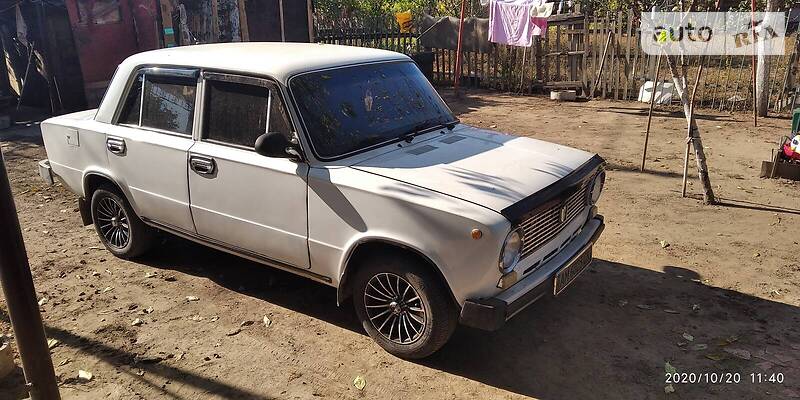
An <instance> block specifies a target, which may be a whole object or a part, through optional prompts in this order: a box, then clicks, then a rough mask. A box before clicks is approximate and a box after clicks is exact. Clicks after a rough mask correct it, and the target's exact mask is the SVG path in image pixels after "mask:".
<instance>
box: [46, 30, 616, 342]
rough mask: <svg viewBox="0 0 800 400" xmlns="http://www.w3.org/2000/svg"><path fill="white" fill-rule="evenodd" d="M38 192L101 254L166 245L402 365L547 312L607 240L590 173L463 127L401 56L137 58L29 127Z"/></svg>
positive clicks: (162, 54) (256, 53)
mask: <svg viewBox="0 0 800 400" xmlns="http://www.w3.org/2000/svg"><path fill="white" fill-rule="evenodd" d="M42 132H43V137H44V143H45V147H46V149H47V156H48V159H47V160H43V161H42V162H40V173H41V175H42V177H43V178H44V179H45V180H48V181H50V182H52V179H53V178H54V177H58V178H59V179H61V180H62V181H63V182H64V184H65V185H66V186H67V187H69V188H70V189H71V190H72V191H74V192H75V193H77V194H78V195H79V196H80V201H79V208H80V210H81V215H82V217H83V221H84V223H85V224H87V225H88V224H94V226H95V228H96V230H97V233H98V234H99V236H100V238H101V240H102V241H103V243H104V244H105V246H106V247H107V248H108V250H109V251H110V252H112V253H114V254H115V255H117V256H119V257H123V258H134V257H136V256H139V255H141V254H143V253H144V252H145V251H147V250H148V248H150V247H151V246H152V245H153V244H154V243H155V242H154V240H153V238H154V236H155V234H156V233H157V232H159V231H160V232H168V233H171V234H174V235H178V236H181V237H184V238H187V239H189V240H193V241H196V242H198V243H202V244H204V245H207V246H210V247H213V248H216V249H219V250H222V251H226V252H230V253H233V254H236V255H239V256H241V257H245V258H248V259H250V260H254V261H257V262H260V263H263V264H265V265H268V266H271V267H274V268H280V269H283V270H287V271H290V272H293V273H296V274H298V275H302V276H305V277H308V278H309V279H313V280H316V281H319V282H323V283H325V284H328V285H331V286H333V287H335V288H336V289H337V292H338V297H337V300H338V301H339V302H342V301H344V300H346V299H348V298H352V302H353V304H354V306H355V312H356V313H357V315H358V317H359V318H360V320H361V321H362V324H363V326H364V329H365V330H366V331H367V333H368V334H369V335H370V336H371V337H372V338H373V339H374V340H375V341H376V342H377V343H378V344H379V345H380V346H382V347H383V348H384V349H386V350H387V351H389V352H390V353H392V354H395V355H398V356H400V357H406V358H421V357H425V356H428V355H430V354H431V353H433V352H435V351H436V350H438V349H439V348H440V347H441V346H442V345H444V344H445V342H447V340H448V339H449V338H450V336H451V334H452V333H453V331H454V329H455V328H456V326H457V325H458V323H459V322H460V323H462V324H464V325H468V326H473V327H477V328H483V329H488V330H494V329H498V328H500V327H501V326H502V325H503V324H504V323H505V321H506V320H508V319H509V318H511V317H513V316H514V315H515V314H517V313H518V312H520V311H521V310H522V309H523V308H525V307H526V306H528V305H529V304H531V303H532V302H534V301H535V300H537V299H539V298H541V297H542V296H545V295H557V294H558V293H559V292H561V291H562V290H563V289H564V288H565V287H566V286H567V285H569V284H570V283H571V282H572V281H573V280H574V279H575V278H576V277H577V276H578V274H580V273H581V272H582V271H583V270H584V269H585V268H586V267H587V266H588V265H589V264H590V262H591V260H592V245H593V243H594V242H595V241H596V240H597V238H598V236H599V235H600V233H601V232H602V230H603V227H604V224H603V218H602V216H600V215H598V213H597V208H596V206H595V203H596V202H597V200H598V198H599V196H600V192H601V190H602V188H603V182H604V179H605V173H604V171H603V165H604V161H603V159H602V158H600V157H599V156H598V155H596V154H592V153H587V152H585V151H581V150H576V149H572V148H569V147H564V146H560V145H556V144H552V143H547V142H543V141H539V140H536V139H531V138H522V137H515V136H509V135H505V134H501V133H496V132H492V131H487V130H484V129H479V128H475V127H471V126H467V125H464V124H461V123H460V122H459V121H458V119H457V118H456V117H455V116H453V114H452V112H451V111H450V109H449V108H448V107H447V105H446V104H445V103H444V101H443V100H442V99H441V97H439V95H438V94H437V92H436V91H435V90H434V88H433V87H432V86H431V85H430V83H429V82H428V81H427V80H426V79H425V77H424V76H423V75H422V73H421V72H420V71H419V69H418V68H417V66H416V64H415V63H414V62H413V61H411V60H410V59H409V58H408V57H407V56H405V55H402V54H398V53H394V52H389V51H383V50H374V49H366V48H358V47H345V46H334V45H321V44H289V43H229V44H211V45H200V46H189V47H180V48H171V49H163V50H156V51H150V52H145V53H140V54H137V55H134V56H131V57H130V58H128V59H127V60H125V61H124V62H123V63H122V64H120V66H119V68H118V69H117V72H116V74H115V75H114V78H113V80H112V81H111V83H110V86H109V87H108V91H107V92H106V95H105V98H104V99H103V101H102V104H100V107H99V108H98V109H96V110H89V111H84V112H78V113H74V114H69V115H62V116H58V117H55V118H51V119H48V120H47V121H44V122H43V123H42Z"/></svg>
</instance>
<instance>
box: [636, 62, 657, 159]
mask: <svg viewBox="0 0 800 400" xmlns="http://www.w3.org/2000/svg"><path fill="white" fill-rule="evenodd" d="M660 71H661V53H660V52H659V53H658V57H656V79H655V80H654V81H653V93H652V94H650V110H648V111H647V129H645V131H644V150H642V167H641V168H640V170H641V171H642V172H644V163H645V160H647V142H648V141H650V122H651V121H652V120H653V104H655V102H656V89H658V73H659V72H660Z"/></svg>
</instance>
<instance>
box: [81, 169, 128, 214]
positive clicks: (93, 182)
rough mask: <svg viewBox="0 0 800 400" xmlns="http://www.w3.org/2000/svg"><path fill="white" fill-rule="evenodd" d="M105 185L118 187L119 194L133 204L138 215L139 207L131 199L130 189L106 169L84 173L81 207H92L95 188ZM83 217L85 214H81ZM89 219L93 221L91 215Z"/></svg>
mask: <svg viewBox="0 0 800 400" xmlns="http://www.w3.org/2000/svg"><path fill="white" fill-rule="evenodd" d="M103 185H109V186H112V187H114V188H115V189H117V191H118V192H119V194H121V195H122V197H124V198H125V200H127V201H128V204H130V205H131V207H132V208H133V210H134V212H136V213H137V215H138V213H139V209H138V208H137V207H136V204H135V203H134V202H133V201H131V196H130V194H129V193H128V191H127V190H125V189H123V185H120V184H119V183H118V182H117V181H116V179H114V178H113V177H111V174H109V173H108V172H104V171H87V172H86V173H85V174H84V175H83V188H82V189H83V198H82V199H79V207H80V208H83V207H85V208H87V210H88V208H89V207H90V205H91V203H92V194H93V193H94V191H95V190H97V188H99V187H100V186H103ZM80 203H83V204H80ZM82 213H83V212H82ZM87 215H88V211H87ZM81 218H83V215H81ZM89 220H90V222H91V217H89ZM83 222H84V224H86V225H88V224H89V223H87V221H86V220H84V221H83Z"/></svg>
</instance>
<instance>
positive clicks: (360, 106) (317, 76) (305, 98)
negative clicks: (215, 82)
mask: <svg viewBox="0 0 800 400" xmlns="http://www.w3.org/2000/svg"><path fill="white" fill-rule="evenodd" d="M291 90H292V93H293V94H294V98H295V100H296V101H297V106H298V108H299V109H300V114H301V115H302V117H303V121H304V122H305V126H306V128H307V130H308V133H309V135H310V137H311V142H312V145H313V147H314V150H315V151H316V153H317V155H318V156H320V157H322V158H334V157H337V156H340V155H343V154H347V153H350V152H353V151H357V150H361V149H364V148H367V147H369V146H372V145H376V144H379V143H383V142H387V141H390V140H394V139H397V138H400V137H402V136H404V135H406V134H410V133H413V132H415V131H419V130H421V129H425V128H427V127H433V126H437V125H441V124H446V123H449V122H452V121H453V120H454V119H455V118H454V117H453V115H452V114H451V113H450V110H449V109H448V108H447V106H446V105H445V104H444V102H443V101H442V100H441V98H440V97H439V95H438V94H437V93H436V92H435V91H434V90H433V88H432V87H431V85H430V84H429V83H428V82H427V81H426V80H425V76H423V75H422V73H421V72H420V71H419V69H418V68H417V66H416V65H415V64H413V63H411V62H395V63H380V64H370V65H358V66H353V67H345V68H338V69H333V70H327V71H319V72H312V73H308V74H303V75H300V76H298V77H296V78H294V79H292V81H291Z"/></svg>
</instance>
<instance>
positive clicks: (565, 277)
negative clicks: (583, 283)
mask: <svg viewBox="0 0 800 400" xmlns="http://www.w3.org/2000/svg"><path fill="white" fill-rule="evenodd" d="M591 263H592V246H588V247H586V248H585V249H583V251H582V252H581V253H580V254H579V255H578V256H577V257H575V258H573V259H572V261H570V263H569V264H568V265H567V266H566V267H564V268H561V270H560V271H558V272H557V273H556V277H555V280H554V282H553V294H554V295H558V294H559V293H561V291H563V290H564V289H565V288H566V287H567V286H569V284H570V283H572V282H574V281H575V279H576V278H577V277H578V275H580V274H581V272H583V270H585V269H586V267H588V266H589V264H591Z"/></svg>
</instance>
